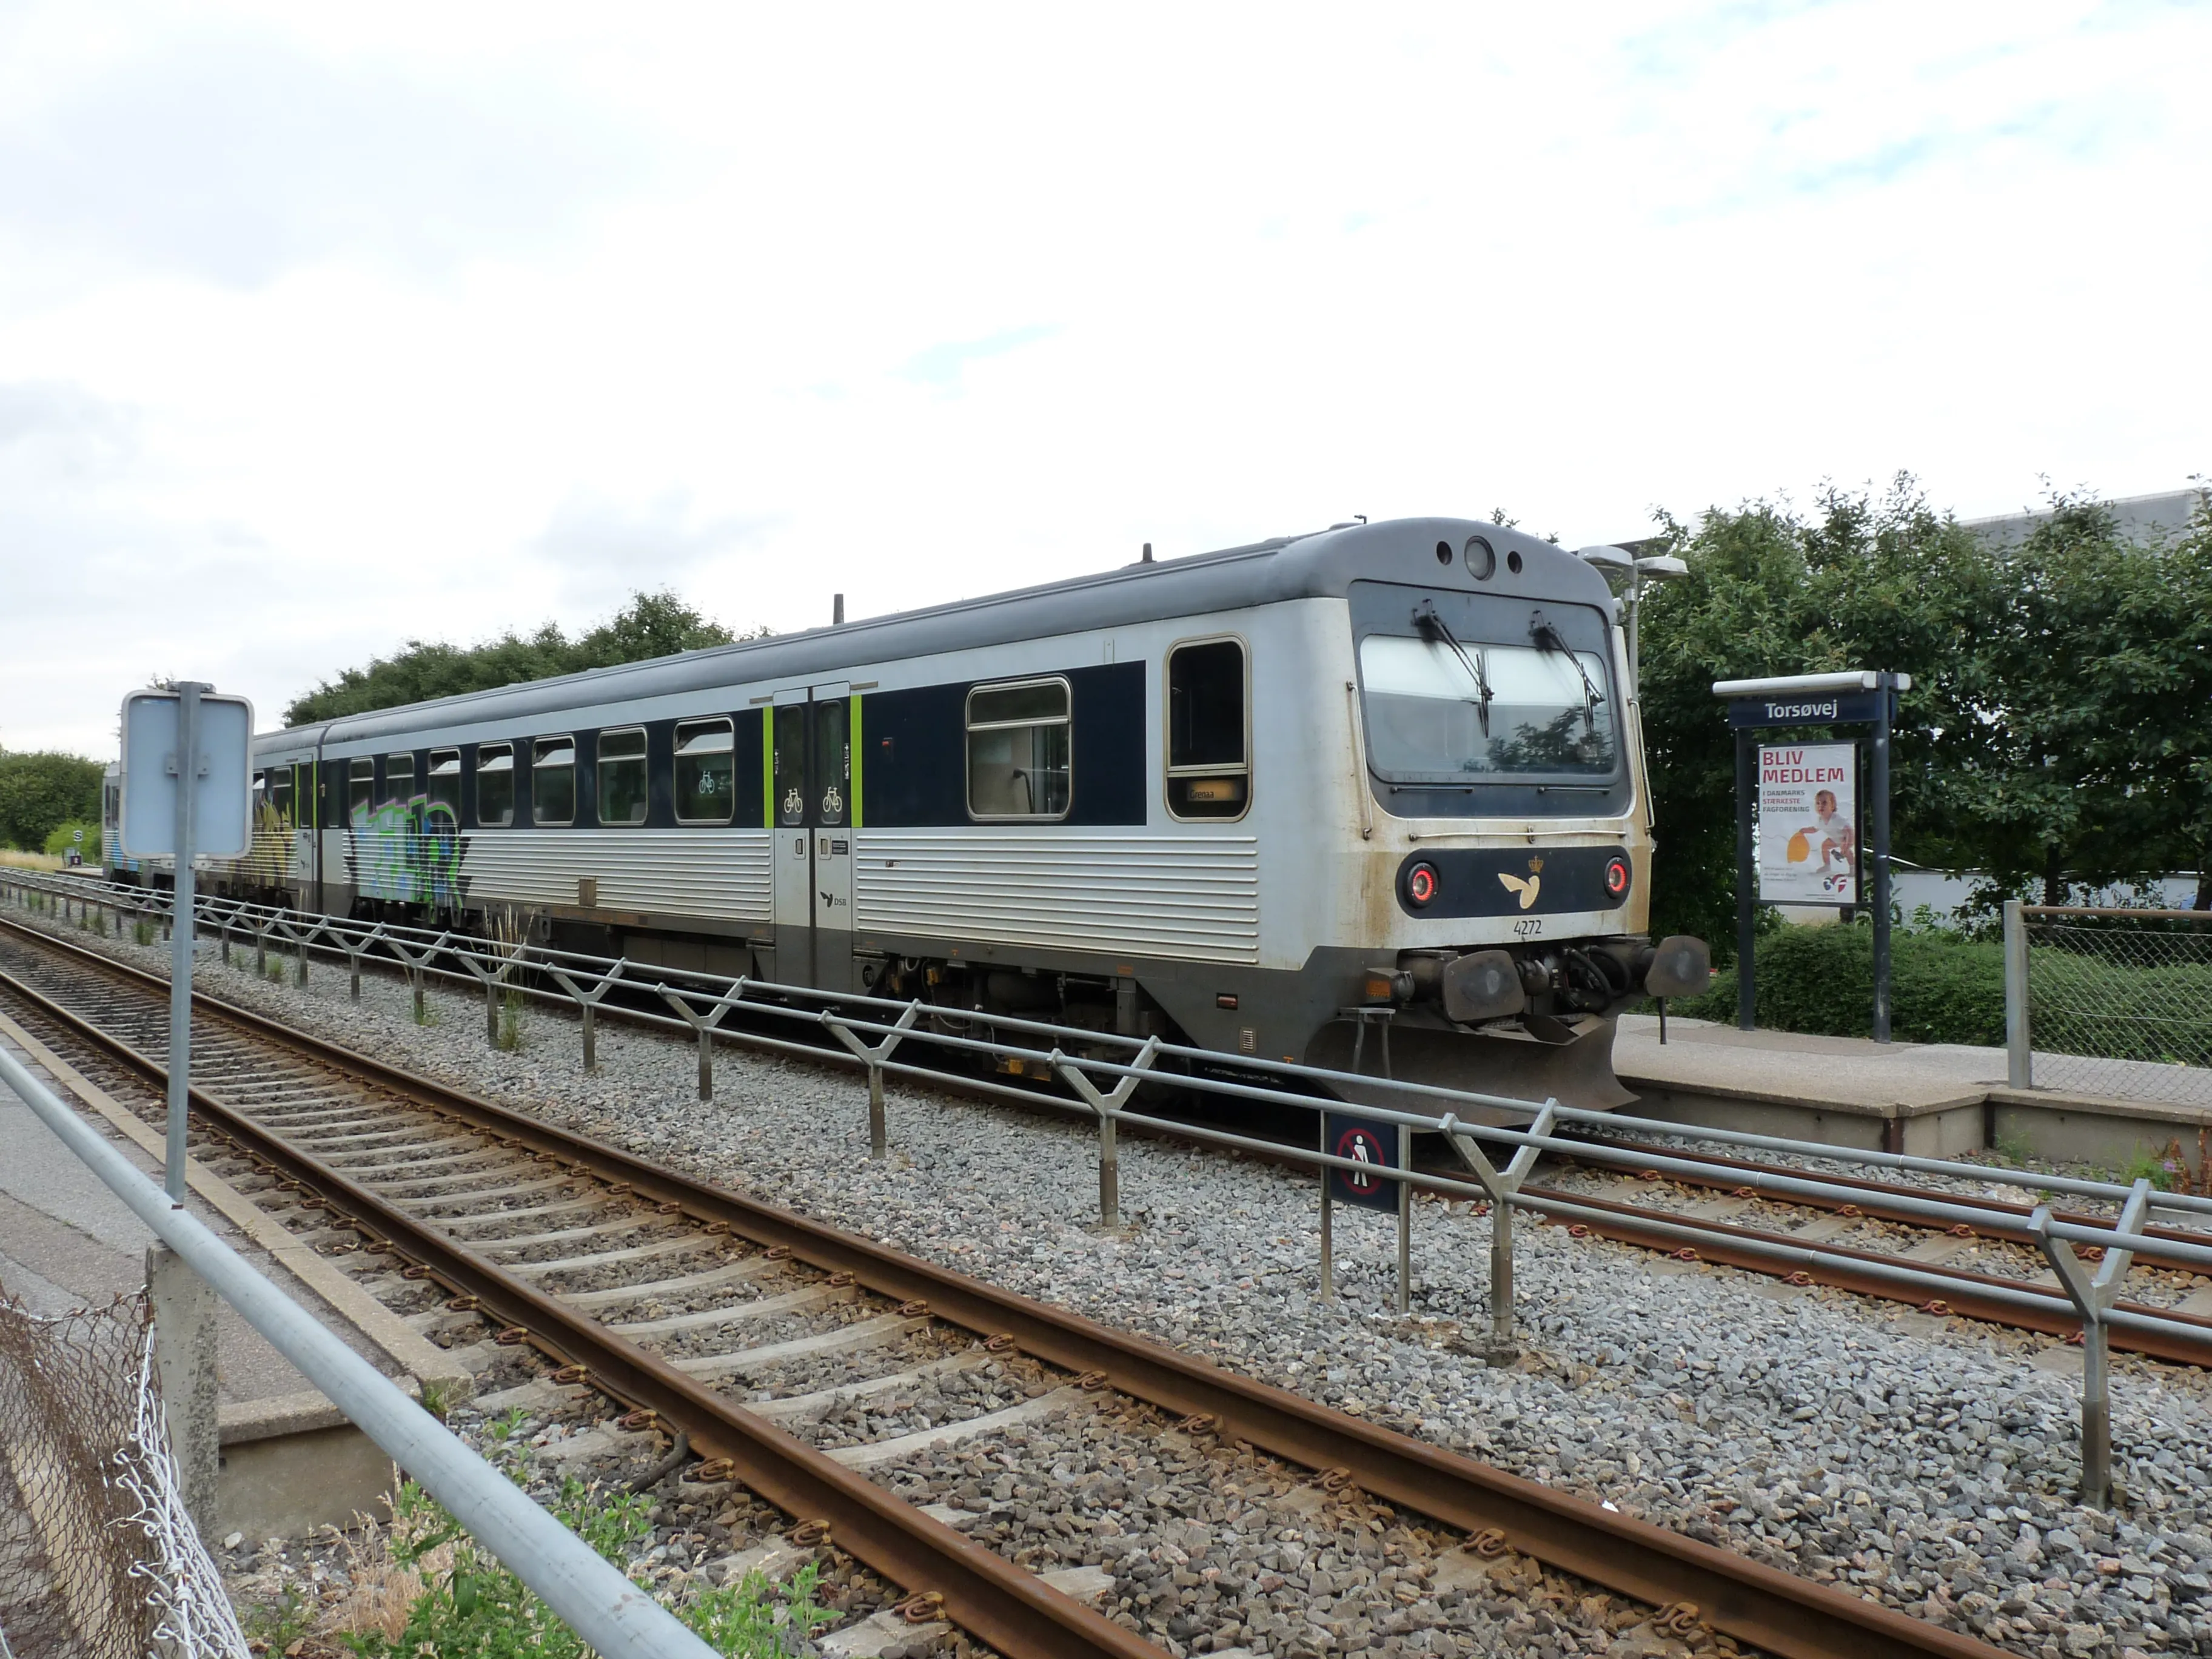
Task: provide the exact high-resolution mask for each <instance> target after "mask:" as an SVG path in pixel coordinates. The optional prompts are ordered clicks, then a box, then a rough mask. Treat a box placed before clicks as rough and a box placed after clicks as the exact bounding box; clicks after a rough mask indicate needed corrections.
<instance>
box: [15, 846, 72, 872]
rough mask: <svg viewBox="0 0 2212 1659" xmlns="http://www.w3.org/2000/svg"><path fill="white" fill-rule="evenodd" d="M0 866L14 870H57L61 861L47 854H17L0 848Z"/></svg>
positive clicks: (55, 856)
mask: <svg viewBox="0 0 2212 1659" xmlns="http://www.w3.org/2000/svg"><path fill="white" fill-rule="evenodd" d="M0 864H4V865H6V866H9V868H10V869H14V870H58V869H60V868H61V867H62V861H61V860H60V858H59V857H58V856H57V855H54V854H47V853H19V852H17V851H16V850H15V848H12V847H0Z"/></svg>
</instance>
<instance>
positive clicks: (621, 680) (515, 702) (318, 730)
mask: <svg viewBox="0 0 2212 1659" xmlns="http://www.w3.org/2000/svg"><path fill="white" fill-rule="evenodd" d="M1474 536H1481V537H1483V538H1485V539H1486V540H1487V541H1488V542H1489V543H1490V544H1491V545H1492V548H1493V550H1495V551H1496V554H1497V557H1498V562H1497V568H1496V571H1495V573H1494V574H1493V575H1492V577H1491V578H1490V580H1487V581H1483V582H1479V583H1474V586H1479V587H1481V588H1484V589H1486V590H1488V591H1491V592H1498V593H1500V594H1503V595H1504V596H1506V597H1510V598H1525V599H1531V600H1535V601H1539V602H1541V601H1547V600H1548V601H1552V602H1554V603H1582V604H1586V605H1599V606H1601V607H1605V608H1607V610H1608V611H1610V606H1611V593H1610V590H1609V589H1607V586H1606V584H1605V579H1604V578H1603V577H1602V576H1601V575H1600V574H1598V573H1597V571H1595V569H1593V568H1591V567H1590V566H1589V564H1587V563H1585V562H1583V560H1582V559H1580V558H1578V557H1577V556H1575V555H1574V554H1572V553H1570V552H1567V551H1565V550H1563V549H1560V548H1558V547H1555V546H1553V544H1550V543H1548V542H1543V541H1539V540H1537V539H1536V538H1534V537H1533V536H1528V535H1525V534H1523V533H1522V532H1520V531H1517V530H1513V529H1510V528H1507V527H1505V526H1501V525H1494V524H1486V523H1483V522H1481V521H1480V520H1472V519H1443V518H1434V519H1394V520H1385V521H1383V522H1382V523H1379V524H1351V525H1336V526H1331V527H1330V528H1329V529H1328V530H1324V531H1318V532H1311V533H1309V534H1305V535H1300V536H1283V537H1277V538H1273V539H1271V540H1268V541H1263V542H1254V543H1252V544H1249V545H1247V546H1243V547H1231V548H1225V549H1222V550H1219V551H1218V552H1212V553H1197V554H1192V555H1190V556H1188V557H1184V558H1180V559H1163V560H1159V561H1157V562H1150V561H1148V562H1140V563H1136V564H1127V565H1123V566H1121V567H1120V568H1117V569H1113V570H1106V571H1100V572H1097V573H1095V574H1091V575H1085V576H1074V577H1070V578H1068V579H1066V580H1062V581H1056V582H1047V583H1043V584H1042V585H1040V586H1035V587H1024V588H1017V589H1015V590H1012V592H1004V593H993V594H987V595H986V596H984V597H982V598H981V599H959V600H956V601H954V602H953V603H951V604H949V605H932V606H930V607H928V608H927V609H926V610H921V611H898V612H895V613H893V614H892V615H890V616H885V617H866V618H863V619H862V620H860V621H858V622H848V623H839V624H836V625H835V626H831V627H828V628H817V629H808V630H807V631H806V632H805V633H803V634H785V635H770V636H769V637H768V638H765V639H759V640H746V641H741V642H739V643H738V644H735V645H720V646H709V647H706V648H705V649H703V650H698V651H686V652H682V653H678V654H677V655H674V656H669V657H656V658H653V659H649V660H647V661H644V662H635V663H623V664H620V665H616V666H614V667H611V668H593V669H587V670H586V671H583V672H581V673H576V674H564V675H562V676H559V677H557V678H552V679H543V680H526V681H523V682H520V683H519V684H513V685H507V686H501V687H500V688H498V689H497V690H489V691H468V692H462V693H460V694H459V695H457V696H450V697H439V698H435V699H434V700H431V701H429V702H416V703H409V704H405V705H404V706H402V707H398V708H380V709H376V710H374V711H372V712H370V713H368V714H356V715H345V716H341V717H339V718H337V719H335V720H329V721H325V722H324V723H322V724H321V725H320V726H300V727H295V728H293V729H291V730H289V731H287V732H271V733H267V734H264V736H263V737H261V738H258V739H257V743H258V744H259V745H260V746H261V747H263V748H264V749H267V750H274V749H276V748H280V747H289V746H292V745H294V744H301V745H304V744H313V743H314V742H316V741H318V740H319V739H320V740H326V741H329V742H332V743H345V742H355V741H363V740H374V739H376V738H383V737H386V736H391V735H398V734H401V733H404V732H408V731H410V730H412V729H414V728H415V727H416V726H421V725H422V723H423V716H424V715H425V714H428V713H429V712H431V711H435V713H436V714H437V715H438V716H439V723H440V724H459V723H460V722H463V721H466V720H507V719H512V720H536V719H538V718H541V717H544V716H550V715H555V714H561V713H562V712H564V711H566V710H568V709H572V708H580V707H583V706H586V705H588V704H591V703H595V702H607V701H610V700H613V699H617V698H631V697H647V696H665V695H668V694H671V693H681V692H685V691H694V690H708V689H711V688H714V687H717V686H721V685H727V684H758V683H760V682H762V681H764V680H781V679H789V680H793V681H805V680H808V679H814V680H820V679H824V678H834V677H835V676H836V675H837V674H840V673H842V672H843V671H846V670H848V669H851V668H854V667H855V666H858V665H863V664H868V663H878V662H890V661H897V660H901V659H907V658H911V657H922V656H933V655H936V654H938V653H944V652H950V651H963V650H973V649H976V648H979V647H988V646H994V645H1004V644H1007V643H1010V642H1012V641H1017V640H1027V639H1042V638H1049V637H1051V636H1053V635H1060V634H1074V633H1083V632H1087V631H1091V630H1095V629H1104V628H1118V627H1126V626H1129V625H1132V624H1134V623H1146V622H1158V621H1163V620H1167V619H1170V618H1173V617H1184V616H1200V615H1205V614H1207V613H1210V612H1214V611H1236V610H1241V609H1243V608H1245V607H1248V606H1251V605H1269V604H1275V603H1279V602H1281V601H1284V600H1288V599H1317V598H1341V597H1343V596H1344V595H1345V594H1346V592H1348V591H1349V589H1350V587H1351V585H1352V583H1353V582H1354V581H1356V580H1383V581H1402V582H1408V583H1413V584H1418V585H1420V586H1437V583H1438V581H1439V580H1440V578H1441V579H1442V580H1447V581H1450V582H1452V583H1453V584H1454V585H1458V584H1462V583H1470V582H1473V579H1472V578H1471V577H1470V576H1469V574H1468V571H1467V568H1466V567H1465V565H1464V563H1463V562H1460V560H1459V559H1458V558H1457V557H1456V555H1457V554H1458V553H1459V551H1460V550H1462V548H1463V547H1464V546H1465V545H1466V543H1467V540H1468V538H1470V537H1474ZM1440 546H1441V547H1444V548H1447V549H1449V550H1450V551H1451V553H1452V554H1453V555H1455V556H1454V557H1453V558H1451V559H1450V560H1449V562H1440V561H1439V559H1438V556H1437V549H1438V548H1439V547H1440ZM1509 553H1518V554H1520V555H1521V557H1522V569H1521V570H1520V571H1519V572H1518V573H1517V574H1516V573H1512V572H1510V570H1509V568H1508V562H1507V557H1506V556H1507V555H1508V554H1509Z"/></svg>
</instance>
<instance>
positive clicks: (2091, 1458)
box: [2081, 1319, 2112, 1510]
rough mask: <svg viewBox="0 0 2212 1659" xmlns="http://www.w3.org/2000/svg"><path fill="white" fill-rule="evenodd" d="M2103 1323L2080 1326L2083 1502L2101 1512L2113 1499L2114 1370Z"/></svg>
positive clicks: (2095, 1320) (2089, 1320) (2093, 1322)
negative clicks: (2112, 1379)
mask: <svg viewBox="0 0 2212 1659" xmlns="http://www.w3.org/2000/svg"><path fill="white" fill-rule="evenodd" d="M2109 1358H2110V1352H2109V1349H2108V1346H2107V1334H2106V1324H2105V1322H2104V1321H2103V1320H2102V1319H2085V1320H2083V1321H2082V1322H2081V1502H2082V1503H2083V1504H2085V1505H2087V1507H2088V1508H2090V1509H2093V1510H2101V1509H2103V1508H2104V1507H2105V1504H2106V1501H2107V1500H2108V1499H2110V1498H2111V1497H2112V1383H2111V1376H2112V1367H2111V1366H2110V1364H2107V1361H2108V1359H2109Z"/></svg>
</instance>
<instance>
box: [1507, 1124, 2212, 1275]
mask: <svg viewBox="0 0 2212 1659" xmlns="http://www.w3.org/2000/svg"><path fill="white" fill-rule="evenodd" d="M1607 1145H1609V1146H1625V1147H1626V1148H1628V1149H1629V1150H1630V1151H1632V1152H1650V1153H1655V1154H1658V1155H1660V1156H1669V1155H1673V1154H1674V1151H1675V1149H1674V1148H1671V1147H1666V1146H1650V1145H1649V1144H1647V1143H1645V1142H1642V1141H1635V1140H1613V1139H1608V1140H1607ZM1701 1161H1702V1162H1704V1163H1705V1164H1710V1165H1711V1167H1712V1168H1713V1169H1714V1170H1716V1171H1717V1173H1715V1174H1712V1175H1708V1176H1698V1175H1691V1174H1686V1173H1678V1174H1676V1175H1674V1176H1671V1177H1669V1178H1670V1179H1672V1180H1674V1181H1679V1182H1686V1183H1689V1184H1693V1185H1696V1186H1699V1187H1709V1188H1716V1189H1721V1190H1729V1191H1733V1190H1734V1189H1735V1188H1739V1187H1741V1186H1742V1185H1743V1184H1744V1183H1743V1180H1742V1177H1741V1176H1739V1175H1737V1174H1736V1173H1735V1171H1737V1170H1748V1171H1753V1172H1757V1171H1761V1170H1778V1169H1779V1168H1780V1167H1781V1166H1778V1165H1776V1164H1759V1163H1754V1162H1753V1161H1752V1160H1750V1159H1748V1158H1724V1157H1723V1156H1721V1155H1720V1154H1718V1153H1708V1154H1704V1155H1702V1156H1701ZM1820 1179H1821V1180H1823V1181H1825V1182H1828V1183H1829V1184H1831V1185H1832V1186H1837V1187H1848V1188H1851V1190H1852V1191H1853V1192H1854V1193H1861V1194H1866V1196H1865V1197H1863V1198H1857V1197H1853V1198H1845V1197H1842V1196H1835V1197H1802V1196H1801V1197H1798V1198H1796V1199H1795V1200H1793V1202H1795V1203H1796V1204H1799V1205H1802V1206H1805V1207H1806V1208H1808V1209H1820V1210H1839V1209H1842V1208H1844V1207H1845V1206H1850V1207H1852V1208H1856V1209H1857V1210H1858V1211H1859V1212H1861V1213H1863V1215H1865V1216H1866V1217H1867V1218H1868V1219H1869V1220H1874V1221H1887V1222H1891V1223H1893V1224H1895V1225H1899V1226H1904V1227H1919V1228H1923V1229H1925V1228H1926V1227H1927V1226H1928V1223H1927V1222H1926V1221H1925V1220H1923V1219H1922V1218H1919V1217H1917V1216H1914V1215H1912V1214H1911V1213H1909V1212H1906V1211H1905V1210H1902V1209H1899V1208H1897V1207H1895V1206H1892V1205H1888V1204H1886V1203H1884V1202H1883V1200H1885V1199H1887V1198H1893V1197H1899V1198H1917V1197H1921V1196H1924V1195H1925V1194H1927V1192H1928V1191H1929V1189H1928V1188H1924V1187H1907V1186H1904V1185H1902V1184H1900V1183H1899V1182H1890V1181H1873V1180H1869V1179H1868V1178H1867V1177H1866V1176H1850V1175H1841V1174H1836V1175H1826V1174H1824V1175H1823V1176H1821V1177H1820ZM1547 1190H1548V1189H1547ZM1562 1195H1563V1196H1569V1197H1572V1196H1579V1194H1562ZM1946 1196H1947V1197H1949V1198H1952V1199H1954V1200H1958V1201H1960V1202H1961V1203H1965V1204H1967V1205H1971V1206H1974V1207H1976V1208H1979V1209H1984V1210H1986V1211H1988V1212H1990V1219H1989V1220H1988V1221H1985V1222H1961V1223H1958V1224H1956V1225H1961V1226H1970V1227H1972V1229H1973V1234H1974V1237H1977V1238H1988V1239H1996V1240H2000V1241H2002V1243H2008V1244H2021V1245H2026V1246H2027V1247H2028V1248H2030V1249H2033V1248H2034V1247H2035V1235H2034V1234H2033V1232H2031V1231H2029V1229H2028V1222H2029V1220H2030V1218H2032V1217H2033V1215H2034V1213H2035V1211H2036V1208H2037V1206H2034V1205H2033V1204H2021V1203H2017V1202H2015V1201H2014V1200H2010V1199H2002V1198H1993V1197H1990V1196H1987V1195H1985V1194H1960V1193H1952V1194H1946ZM2051 1218H2052V1219H2053V1220H2054V1221H2063V1222H2066V1223H2069V1225H2074V1226H2080V1227H2092V1226H2095V1225H2098V1224H2099V1223H2100V1220H2104V1221H2106V1225H2109V1219H2108V1218H2100V1217H2097V1216H2093V1215H2090V1214H2087V1213H2086V1212H2082V1211H2079V1210H2053V1211H2052V1212H2051ZM2142 1231H2143V1236H2144V1237H2148V1238H2154V1239H2164V1240H2168V1241H2171V1242H2172V1243H2177V1244H2202V1243H2204V1242H2205V1235H2204V1234H2203V1233H2202V1232H2185V1231H2182V1230H2180V1229H2179V1228H2172V1227H2160V1226H2154V1225H2152V1226H2146V1227H2144V1228H2143V1230H2142ZM2136 1267H2157V1268H2162V1269H2164V1270H2166V1271H2168V1272H2171V1273H2203V1272H2204V1271H2205V1270H2204V1269H2203V1267H2199V1266H2196V1265H2194V1264H2192V1263H2190V1262H2185V1261H2179V1260H2175V1259H2172V1258H2170V1257H2166V1256H2161V1255H2160V1254H2159V1253H2158V1252H2157V1251H2156V1250H2154V1249H2139V1250H2137V1251H2136Z"/></svg>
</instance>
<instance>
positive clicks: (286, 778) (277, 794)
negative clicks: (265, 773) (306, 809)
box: [269, 766, 292, 824]
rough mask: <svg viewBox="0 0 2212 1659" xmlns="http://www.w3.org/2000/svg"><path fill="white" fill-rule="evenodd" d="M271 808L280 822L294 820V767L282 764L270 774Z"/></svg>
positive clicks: (285, 822)
mask: <svg viewBox="0 0 2212 1659" xmlns="http://www.w3.org/2000/svg"><path fill="white" fill-rule="evenodd" d="M269 810H270V811H272V812H274V813H276V821H277V822H278V823H283V824H289V823H291V822H292V769H291V768H290V767H289V766H280V767H278V768H277V769H276V770H275V771H274V772H271V773H270V775H269Z"/></svg>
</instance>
